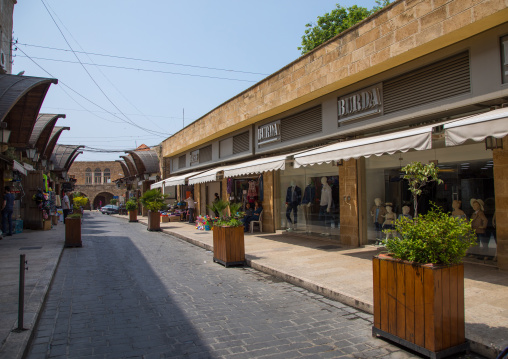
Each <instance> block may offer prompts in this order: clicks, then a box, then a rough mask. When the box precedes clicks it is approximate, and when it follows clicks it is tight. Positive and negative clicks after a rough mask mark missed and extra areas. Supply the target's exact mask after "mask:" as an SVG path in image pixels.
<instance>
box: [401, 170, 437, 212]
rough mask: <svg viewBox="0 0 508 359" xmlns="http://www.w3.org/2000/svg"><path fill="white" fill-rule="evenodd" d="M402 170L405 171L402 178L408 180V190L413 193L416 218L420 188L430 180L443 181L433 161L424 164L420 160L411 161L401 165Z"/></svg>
mask: <svg viewBox="0 0 508 359" xmlns="http://www.w3.org/2000/svg"><path fill="white" fill-rule="evenodd" d="M402 171H403V172H405V173H406V174H405V175H404V179H405V180H407V181H408V184H409V190H410V191H411V193H412V194H413V205H414V214H415V215H414V216H415V218H417V217H418V196H419V195H421V194H422V188H423V187H424V186H425V185H426V184H427V183H430V182H437V184H441V183H443V181H442V180H440V179H439V177H438V173H439V168H437V167H436V166H435V165H434V163H429V164H426V165H424V164H422V163H421V162H412V163H410V164H408V165H407V166H405V167H403V168H402Z"/></svg>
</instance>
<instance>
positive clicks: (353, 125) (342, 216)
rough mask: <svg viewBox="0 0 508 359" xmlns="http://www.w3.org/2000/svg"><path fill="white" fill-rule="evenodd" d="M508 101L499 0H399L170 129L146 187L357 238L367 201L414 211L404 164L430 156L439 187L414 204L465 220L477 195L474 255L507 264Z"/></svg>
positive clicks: (372, 229)
mask: <svg viewBox="0 0 508 359" xmlns="http://www.w3.org/2000/svg"><path fill="white" fill-rule="evenodd" d="M507 98H508V6H507V3H506V1H504V0H483V1H482V0H479V1H470V0H467V1H464V0H432V1H428V0H405V1H404V0H398V1H395V2H393V3H392V4H390V5H389V6H387V7H386V8H384V9H382V10H381V11H379V12H377V13H376V14H374V15H372V16H371V17H369V18H368V19H366V20H364V21H362V22H361V23H359V24H357V25H355V26H354V27H352V28H350V29H348V30H347V31H345V32H343V33H341V34H340V35H338V36H336V37H334V38H333V39H331V40H329V41H328V42H326V43H324V44H322V45H321V46H319V47H318V48H316V49H314V50H313V51H311V52H309V53H307V54H306V55H304V56H302V57H300V58H298V59H297V60H295V61H294V62H292V63H290V64H288V65H287V66H285V67H284V68H282V69H281V70H279V71H277V72H275V73H273V74H272V75H270V76H268V77H267V78H265V79H264V80H262V81H260V82H259V83H257V84H255V85H254V86H252V87H251V88H249V89H247V90H245V91H243V92H242V93H240V94H238V95H237V96H235V97H233V98H231V99H230V100H228V101H226V102H225V103H224V104H222V105H220V106H219V107H217V108H215V109H213V110H211V111H210V112H208V113H207V114H206V115H204V116H203V117H201V118H199V119H198V120H196V121H194V122H193V123H192V124H190V125H188V126H187V127H185V128H184V129H182V130H181V131H179V132H178V133H176V134H175V135H173V136H171V137H169V138H168V139H166V140H165V141H164V142H163V143H162V155H163V157H164V161H163V163H164V164H165V165H166V168H165V169H164V170H163V172H162V173H165V174H166V173H167V172H168V170H167V167H168V166H167V165H168V164H169V172H170V175H169V176H168V177H167V178H165V179H164V180H163V181H161V182H160V183H157V184H155V185H154V186H159V187H160V186H164V187H165V188H166V187H167V189H168V191H169V192H171V193H173V192H174V193H175V196H176V197H178V198H182V197H184V196H186V195H187V194H188V193H192V192H193V193H194V198H195V199H196V200H197V201H198V206H197V207H198V208H197V210H198V212H201V213H202V214H203V213H205V212H206V204H207V203H208V204H209V203H210V202H211V201H212V200H213V193H215V192H217V193H220V194H221V197H222V198H227V199H229V200H232V201H242V202H243V203H246V202H249V201H254V200H260V201H261V202H262V204H263V208H264V212H263V230H264V231H269V232H275V231H281V233H283V232H284V231H288V230H289V231H294V232H296V233H300V234H301V235H306V236H309V237H313V236H314V237H316V238H322V237H323V236H325V237H327V238H330V239H333V240H337V241H339V242H340V243H342V244H344V245H348V246H361V245H365V244H368V243H374V242H375V240H376V238H379V237H380V236H382V235H383V234H382V232H381V231H380V229H381V226H382V225H383V222H384V217H383V216H382V215H378V214H379V213H384V211H381V212H380V211H378V210H377V208H373V205H374V203H378V202H380V203H381V204H382V206H383V207H384V206H385V205H386V206H388V204H390V205H391V207H392V209H393V210H394V212H395V213H396V215H399V214H401V213H402V208H403V207H405V206H407V205H408V204H409V207H411V206H410V205H411V203H410V201H411V197H410V193H409V191H407V188H406V187H405V182H404V181H402V180H401V176H400V169H401V167H402V166H404V165H406V164H408V163H410V162H413V161H420V162H424V163H428V162H430V161H432V162H434V163H437V164H438V165H439V168H440V170H441V171H440V173H441V177H442V179H443V180H444V182H445V183H444V184H443V185H442V186H430V187H429V188H428V190H427V191H426V193H425V195H424V200H423V201H420V202H421V203H423V204H428V203H429V202H430V201H434V202H436V203H438V204H439V205H441V206H442V207H443V208H445V209H446V210H450V211H451V210H452V208H451V204H452V202H453V201H462V209H463V210H464V211H465V212H466V213H467V215H468V218H470V216H471V214H472V205H471V201H472V200H473V199H482V201H483V203H484V210H485V214H486V215H487V217H488V218H489V225H488V236H487V237H488V238H487V239H486V241H487V243H486V245H484V243H482V244H481V246H480V244H479V245H478V246H477V248H473V249H472V252H471V255H472V256H474V257H476V259H477V260H478V261H479V262H485V263H487V262H488V264H491V265H497V266H499V268H502V269H508V201H507V198H508V191H507V188H508V185H507V176H505V175H504V173H505V171H506V166H507V163H508V143H507V141H508V140H507V139H506V138H505V136H506V135H507V134H508V120H507V118H508V108H507V106H506V105H507V102H508V101H507ZM374 155H375V156H374ZM296 188H298V190H297V189H296ZM376 207H377V206H376ZM421 210H422V211H423V212H424V211H425V210H426V208H421ZM494 218H497V221H494Z"/></svg>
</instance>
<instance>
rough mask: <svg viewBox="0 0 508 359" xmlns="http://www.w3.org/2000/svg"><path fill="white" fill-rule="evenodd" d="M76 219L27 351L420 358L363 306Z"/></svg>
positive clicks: (96, 218)
mask: <svg viewBox="0 0 508 359" xmlns="http://www.w3.org/2000/svg"><path fill="white" fill-rule="evenodd" d="M83 226H84V227H83V248H70V249H65V250H64V253H63V256H62V259H61V261H60V264H59V267H58V270H57V272H56V275H55V278H54V282H53V284H52V287H51V290H50V292H49V295H48V298H47V302H46V306H45V309H44V311H43V313H42V314H41V318H40V321H39V324H38V327H37V328H36V331H35V336H34V340H33V341H32V346H31V348H30V352H29V355H28V358H261V357H262V358H303V357H308V358H341V357H356V358H411V357H418V356H415V355H414V354H410V353H407V352H406V351H404V350H402V349H400V348H398V347H397V346H394V345H392V344H389V343H387V342H385V341H383V340H380V339H373V338H372V337H371V335H370V333H371V326H372V316H371V315H370V314H365V313H362V312H360V311H358V310H356V309H353V308H350V307H348V306H345V305H343V304H341V303H339V302H335V301H331V300H328V299H325V298H323V297H322V296H319V295H315V294H313V293H311V292H308V291H306V290H304V289H301V288H299V287H296V286H293V285H291V284H288V283H285V282H281V281H280V280H276V279H275V278H274V277H271V276H268V275H266V274H263V273H261V272H258V271H256V270H253V269H250V268H227V269H226V268H224V267H223V266H221V265H219V264H216V263H213V261H212V253H211V252H208V251H205V250H203V249H201V248H198V247H196V246H194V245H192V244H189V243H187V242H184V241H181V240H179V239H176V238H173V237H171V236H169V235H165V234H162V233H154V232H148V231H147V230H146V227H145V226H143V225H140V224H137V223H126V222H125V221H124V220H121V219H118V218H112V217H110V216H106V215H101V214H99V213H97V212H94V213H91V214H90V213H87V216H86V220H85V221H84V223H83ZM462 357H463V358H466V357H470V358H480V357H479V356H476V355H471V356H461V358H462ZM456 358H459V357H458V356H457V357H456Z"/></svg>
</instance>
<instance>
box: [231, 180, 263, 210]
mask: <svg viewBox="0 0 508 359" xmlns="http://www.w3.org/2000/svg"><path fill="white" fill-rule="evenodd" d="M261 178H262V175H259V176H255V177H242V178H229V179H228V181H229V183H228V191H230V198H229V200H230V201H231V202H233V203H241V204H242V209H245V205H246V204H247V203H249V204H250V206H251V208H254V203H255V202H256V201H261V202H262V201H263V196H262V193H261V192H262V191H261V188H262V180H261Z"/></svg>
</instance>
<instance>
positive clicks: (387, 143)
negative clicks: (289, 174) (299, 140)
mask: <svg viewBox="0 0 508 359" xmlns="http://www.w3.org/2000/svg"><path fill="white" fill-rule="evenodd" d="M434 126H437V125H433V126H425V127H420V128H414V129H410V130H404V131H399V132H393V133H388V134H385V135H379V136H372V137H367V138H360V139H357V140H351V141H344V142H338V143H334V144H333V145H328V146H324V147H320V148H316V149H315V150H311V151H307V152H304V153H300V154H297V155H295V163H294V166H295V168H298V167H301V166H309V165H314V164H321V163H329V162H331V161H338V160H349V159H351V158H360V157H370V156H372V155H376V156H381V155H383V154H393V153H395V152H397V151H401V152H407V151H409V150H410V149H415V150H427V149H430V148H431V147H432V128H433V127H434Z"/></svg>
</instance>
